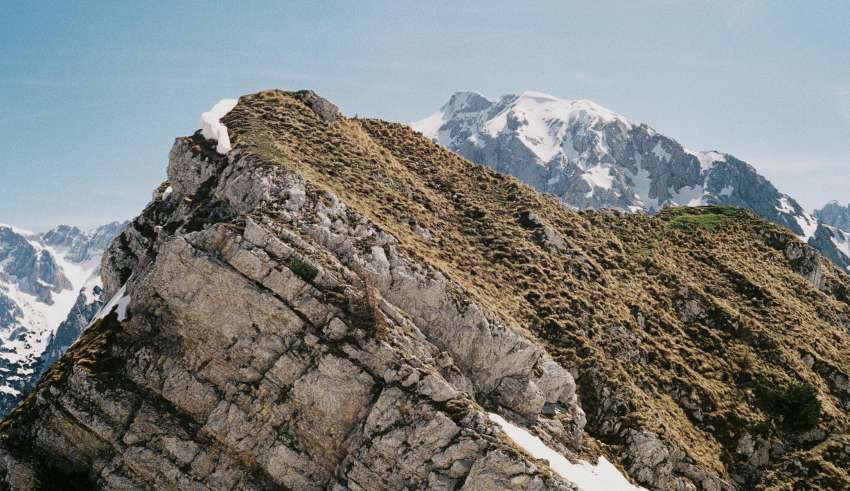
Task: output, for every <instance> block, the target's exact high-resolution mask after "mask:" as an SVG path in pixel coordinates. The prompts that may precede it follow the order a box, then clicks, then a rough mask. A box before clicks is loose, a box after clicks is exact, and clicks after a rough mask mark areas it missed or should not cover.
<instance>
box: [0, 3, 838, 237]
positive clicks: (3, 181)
mask: <svg viewBox="0 0 850 491" xmlns="http://www.w3.org/2000/svg"><path fill="white" fill-rule="evenodd" d="M69 3H70V2H50V3H48V2H38V3H36V2H33V3H26V2H6V3H4V5H3V8H2V14H0V144H2V147H3V149H2V153H0V222H6V223H14V224H17V225H19V226H22V227H26V228H31V229H36V230H42V229H45V228H47V227H49V226H52V225H54V224H57V223H72V224H79V225H83V226H91V225H96V224H98V223H101V222H105V221H108V220H113V219H126V218H131V217H133V216H135V215H136V214H137V213H138V212H139V211H140V210H141V208H142V207H143V206H144V205H145V203H147V201H148V199H149V197H150V193H151V191H152V190H153V188H154V187H155V186H156V185H157V184H158V183H159V182H161V181H162V180H163V178H164V176H165V166H166V164H167V156H168V150H169V149H170V147H171V144H172V142H173V139H174V137H176V136H179V135H186V134H190V133H192V132H193V131H194V130H195V129H196V126H197V120H198V116H199V114H200V113H201V112H203V111H205V110H207V109H209V108H210V107H211V106H212V105H213V104H214V103H215V102H216V101H218V100H219V99H221V98H224V97H235V96H238V95H241V94H244V93H248V92H252V91H256V90H260V89H264V88H272V87H277V88H286V89H298V88H312V89H314V90H316V91H317V92H319V93H320V94H321V95H323V96H325V97H327V98H329V99H331V100H332V101H334V102H336V103H337V104H338V105H339V106H340V107H341V108H342V110H343V111H344V112H345V113H347V114H352V115H353V114H359V115H369V116H375V117H381V118H385V119H390V120H396V121H412V120H416V119H420V118H422V117H424V116H426V115H428V114H430V113H432V112H434V111H436V110H437V109H438V108H439V107H440V106H441V105H442V104H443V103H444V102H445V100H446V99H448V97H449V95H450V94H451V93H452V92H454V91H457V90H475V91H478V92H481V93H483V94H485V95H487V96H489V97H491V98H494V97H498V96H500V95H502V94H506V93H512V92H519V91H523V90H538V91H543V92H548V93H551V94H553V95H557V96H559V97H563V98H567V99H571V98H586V99H592V100H594V101H596V102H598V103H600V104H602V105H604V106H606V107H608V108H609V109H612V110H614V111H616V112H619V113H621V114H623V115H625V116H627V117H629V118H630V119H633V120H636V121H640V122H646V123H648V124H650V125H651V126H654V127H655V128H656V129H658V130H659V131H661V132H662V133H665V134H667V135H668V136H671V137H673V138H675V139H677V140H679V142H681V143H682V144H683V145H685V146H687V147H689V148H694V149H701V150H709V149H717V150H720V151H724V152H729V153H732V154H734V155H736V156H738V157H739V158H742V159H744V160H747V161H748V162H750V163H752V164H753V165H754V166H755V167H756V168H757V169H759V170H760V171H761V172H762V173H763V174H765V175H766V176H767V177H768V178H770V179H771V180H772V181H773V182H774V183H775V184H776V185H777V187H778V188H779V189H780V190H782V191H784V192H787V193H789V194H791V195H792V196H794V197H795V198H797V199H798V200H800V201H801V202H802V203H803V204H804V206H807V207H808V208H810V209H811V208H814V207H817V206H820V205H822V204H823V203H824V202H826V201H828V200H830V199H837V200H840V201H842V202H844V203H846V202H848V201H850V34H848V33H850V2H837V1H836V2H827V1H819V2H767V1H764V2H762V1H736V2H690V1H680V0H677V1H661V0H657V1H622V2H565V1H553V2H537V3H534V2H524V1H523V2H520V1H516V0H514V1H513V2H406V1H403V2H366V1H363V2H327V3H325V2H310V3H305V2H298V3H295V2H293V3H284V2H253V1H245V2H238V3H233V4H231V5H229V6H222V5H221V4H219V3H216V4H213V3H204V2H191V3H190V2H185V3H182V2H181V3H179V4H178V5H176V6H175V5H174V4H173V3H172V2H161V3H158V2H154V1H150V2H103V3H97V2H79V3H78V4H77V5H69ZM459 4H460V5H459Z"/></svg>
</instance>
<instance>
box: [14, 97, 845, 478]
mask: <svg viewBox="0 0 850 491" xmlns="http://www.w3.org/2000/svg"><path fill="white" fill-rule="evenodd" d="M320 102H321V101H320ZM324 106H325V105H324V104H307V103H306V102H305V101H304V100H302V99H301V98H299V96H297V95H294V94H293V93H282V92H277V91H271V92H264V93H260V94H255V95H251V96H246V97H243V98H242V99H240V102H239V104H238V105H237V106H236V108H234V110H233V111H232V112H231V113H229V114H228V115H227V116H226V117H225V118H224V119H223V123H225V124H226V125H227V127H228V129H229V131H230V132H231V142H232V143H233V148H234V150H233V151H231V152H230V153H229V154H228V155H226V156H221V155H219V154H218V153H216V152H215V149H214V148H213V147H212V145H211V144H210V143H209V142H207V141H204V140H203V139H202V138H201V137H200V136H199V135H195V136H193V137H190V138H180V139H178V140H177V141H176V143H175V145H174V147H173V149H172V151H171V154H170V158H169V165H168V182H167V183H163V184H162V185H161V186H160V187H159V188H158V189H157V191H156V192H155V193H154V196H153V200H152V202H151V203H150V204H149V205H148V206H147V207H146V209H145V210H144V212H143V213H142V214H141V215H140V216H139V217H138V218H136V219H135V220H134V221H133V222H132V223H131V224H130V225H129V226H128V227H127V228H126V229H125V230H124V231H123V232H122V233H121V234H120V235H119V236H118V237H117V238H116V240H115V241H113V243H112V244H111V246H110V248H109V250H108V252H107V253H106V254H105V256H104V260H103V270H102V272H103V285H104V286H103V288H104V290H105V293H104V295H105V298H111V299H112V300H113V301H111V302H110V308H109V309H108V313H107V315H105V316H104V317H103V318H102V319H100V320H98V321H96V322H95V323H94V324H93V325H92V326H91V327H90V328H89V329H87V330H86V331H85V332H84V333H83V335H82V336H81V338H80V339H79V341H78V342H76V343H75V344H74V345H73V346H72V347H71V348H70V349H69V350H68V351H67V352H66V353H65V354H64V355H63V356H62V357H61V358H60V359H59V360H58V361H57V362H56V363H55V364H54V365H53V367H52V368H50V369H49V370H48V371H47V372H46V373H45V374H44V376H43V378H42V380H41V382H40V384H39V386H38V387H37V389H36V391H35V392H34V394H33V395H32V396H31V397H29V398H27V399H26V400H25V401H24V402H23V403H22V404H21V406H19V407H18V408H17V409H16V410H15V411H14V412H13V413H12V414H10V415H9V417H7V418H6V420H4V422H3V423H2V425H0V477H2V479H3V480H4V482H5V483H6V484H8V485H9V487H11V488H14V489H29V488H32V487H38V486H43V487H47V486H50V485H55V484H56V483H64V484H66V485H69V484H68V483H74V484H78V485H79V487H80V488H122V489H146V488H150V489H162V488H168V489H173V488H177V489H269V488H284V489H286V488H289V489H336V490H343V489H353V490H359V489H423V488H424V489H466V490H490V489H518V490H519V489H575V488H574V486H573V485H572V484H571V483H570V482H568V480H566V479H564V478H562V477H560V476H558V475H557V474H555V473H553V471H552V470H551V469H550V468H549V467H548V466H547V465H546V463H545V462H541V461H535V460H534V459H532V458H531V457H529V456H528V455H527V454H526V453H525V452H524V451H522V450H521V449H519V448H518V447H516V446H515V445H514V444H513V443H512V442H511V441H510V440H509V439H507V438H506V436H505V435H504V434H503V433H502V432H501V430H499V429H498V428H497V427H496V426H494V424H493V423H492V422H491V421H490V419H489V418H488V417H487V413H488V412H494V413H498V414H500V415H502V416H504V417H505V418H506V419H509V420H510V421H513V422H515V423H517V424H519V425H522V426H523V427H525V428H527V429H529V431H531V432H533V433H534V434H535V435H537V436H538V437H540V438H541V439H542V440H543V441H544V442H546V443H547V444H548V445H550V446H551V447H552V448H554V449H556V450H557V451H559V452H562V453H563V454H564V455H566V456H569V457H578V456H581V457H583V458H584V459H592V458H593V457H595V456H598V455H602V454H604V455H606V456H608V457H609V458H610V459H611V460H612V461H614V462H617V464H618V465H620V466H621V467H622V468H623V469H625V470H626V471H627V472H628V475H629V476H630V477H631V478H632V479H634V480H637V481H639V482H640V483H641V484H643V485H645V486H647V487H649V488H653V489H674V490H694V489H705V490H726V489H753V488H755V487H758V486H762V487H770V486H775V485H777V483H795V484H798V485H801V486H802V485H803V484H812V483H814V484H817V485H818V486H820V487H824V488H829V486H830V485H832V486H833V487H835V486H838V487H840V486H841V485H842V484H845V483H846V479H845V480H842V479H843V477H842V474H841V472H840V471H835V469H839V468H840V465H839V464H840V463H841V462H842V458H844V457H842V455H843V454H842V453H841V449H843V448H844V447H843V445H845V444H846V442H847V434H848V431H847V428H848V424H847V415H846V407H848V406H847V405H846V404H847V400H848V399H847V397H848V396H847V394H846V387H847V386H848V384H847V374H848V372H850V370H848V368H850V367H848V365H847V361H846V360H847V359H848V358H847V357H846V356H844V355H845V354H847V353H850V341H848V339H847V332H848V330H850V304H848V302H850V298H849V297H848V292H850V282H848V280H847V278H846V275H842V274H841V273H839V272H838V271H837V270H835V269H834V268H832V266H830V265H829V264H828V263H826V262H824V261H823V260H822V259H821V258H820V256H818V255H817V254H816V253H815V252H813V251H812V249H811V248H809V247H807V246H806V245H805V244H803V243H802V242H800V241H799V240H797V239H796V238H795V237H793V236H792V235H790V234H789V233H788V232H787V231H785V230H783V229H781V228H780V227H777V226H774V225H771V224H768V223H766V222H764V221H762V220H759V219H757V218H756V217H755V216H754V215H753V214H751V213H749V212H744V211H741V212H740V216H739V220H737V221H734V222H731V223H728V224H726V225H723V226H718V228H717V229H696V230H685V231H683V230H679V229H678V228H676V227H674V225H675V224H674V223H672V221H671V219H670V218H669V217H667V216H666V215H665V214H664V213H661V214H659V216H656V217H649V216H644V215H640V214H620V213H617V212H613V211H606V212H582V213H577V212H573V211H570V210H568V209H566V208H565V207H563V206H562V205H561V204H560V203H559V202H557V201H556V200H553V199H550V198H547V197H544V196H541V195H540V194H538V193H536V192H534V191H532V190H531V189H530V188H528V187H527V186H524V185H521V184H519V183H517V182H516V180H514V179H509V178H505V177H503V176H499V175H498V174H496V173H495V172H492V171H490V170H487V169H484V168H482V167H480V166H473V165H471V164H469V163H468V162H466V161H464V160H462V159H461V158H459V157H457V156H456V155H453V154H451V153H450V152H447V151H444V150H442V149H440V148H439V147H437V146H435V145H433V144H431V143H430V142H428V141H426V140H425V139H424V138H421V137H417V136H416V135H415V134H414V133H413V132H412V131H411V130H410V129H408V128H406V127H404V126H402V125H393V124H389V123H384V122H380V121H374V120H362V119H348V118H345V117H344V116H341V115H337V116H336V117H335V118H334V119H333V120H331V121H330V122H329V121H327V118H325V117H323V114H324V109H322V107H324ZM317 108H318V109H317ZM710 212H711V210H696V211H693V212H692V213H693V214H697V215H699V214H702V213H705V214H710ZM744 251H746V252H747V254H743V252H744ZM824 340H828V342H826V341H824ZM803 348H805V353H803V352H802V351H801V349H803ZM764 381H771V382H773V383H774V384H775V385H777V386H784V385H785V384H788V383H791V382H796V381H805V382H807V383H810V384H812V386H813V387H815V391H816V395H817V398H818V400H820V401H822V411H823V413H822V416H821V417H820V418H819V419H818V420H817V421H816V422H815V425H814V427H812V428H807V429H806V431H805V432H797V431H788V430H786V429H784V427H783V426H782V423H783V420H782V417H781V416H775V415H773V414H772V413H769V412H768V409H769V408H767V407H766V406H765V405H764V403H762V402H760V400H759V399H758V398H757V397H756V396H754V395H753V393H754V392H753V391H754V387H756V385H757V383H762V382H764ZM766 448H767V449H768V450H767V451H766V450H765V449H766ZM765 454H766V455H767V457H765ZM795 463H800V465H799V466H798V465H795ZM813 474H814V475H815V477H812V475H813ZM812 487H815V486H814V485H813V486H812Z"/></svg>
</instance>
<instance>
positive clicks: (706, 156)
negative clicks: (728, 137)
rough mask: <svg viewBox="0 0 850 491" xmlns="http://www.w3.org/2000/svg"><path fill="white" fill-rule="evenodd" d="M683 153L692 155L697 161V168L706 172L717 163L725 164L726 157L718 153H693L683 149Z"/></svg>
mask: <svg viewBox="0 0 850 491" xmlns="http://www.w3.org/2000/svg"><path fill="white" fill-rule="evenodd" d="M685 152H687V153H689V154H691V155H693V156H694V157H696V158H697V160H699V166H700V169H701V170H707V169H710V168H712V167H714V164H715V163H717V162H726V155H725V154H722V153H720V152H715V151H713V150H712V151H709V152H694V151H693V150H688V149H685Z"/></svg>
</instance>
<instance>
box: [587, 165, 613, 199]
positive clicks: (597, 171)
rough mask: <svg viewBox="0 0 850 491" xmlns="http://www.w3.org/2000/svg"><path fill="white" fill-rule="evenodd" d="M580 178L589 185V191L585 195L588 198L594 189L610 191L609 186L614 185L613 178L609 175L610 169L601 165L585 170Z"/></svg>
mask: <svg viewBox="0 0 850 491" xmlns="http://www.w3.org/2000/svg"><path fill="white" fill-rule="evenodd" d="M581 178H582V179H584V182H586V183H588V184H589V185H590V191H589V192H588V193H587V194H586V196H587V197H588V198H589V197H591V196H593V191H594V188H597V187H598V188H602V189H611V186H612V185H613V184H614V177H613V176H612V175H611V168H610V167H603V166H601V165H597V166H594V167H591V168H590V169H587V170H586V171H585V172H584V174H582V175H581Z"/></svg>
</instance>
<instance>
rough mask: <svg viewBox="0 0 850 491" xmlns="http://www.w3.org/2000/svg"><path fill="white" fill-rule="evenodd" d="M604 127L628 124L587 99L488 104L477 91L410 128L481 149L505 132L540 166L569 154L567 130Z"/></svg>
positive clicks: (525, 97) (532, 96)
mask: <svg viewBox="0 0 850 491" xmlns="http://www.w3.org/2000/svg"><path fill="white" fill-rule="evenodd" d="M606 125H615V126H617V127H618V129H619V130H620V131H625V130H628V129H629V128H631V127H632V126H633V123H631V122H629V121H628V120H627V119H626V118H624V117H623V116H620V115H619V114H616V113H614V112H613V111H610V110H608V109H606V108H604V107H602V106H600V105H598V104H596V103H594V102H592V101H588V100H574V101H570V100H564V99H560V98H558V97H555V96H552V95H549V94H544V93H542V92H533V91H526V92H522V93H520V94H509V95H505V96H503V97H501V98H500V99H499V100H498V101H491V100H489V99H487V98H486V97H484V96H482V95H481V94H478V93H476V92H456V93H455V94H453V95H452V96H451V97H450V98H449V101H448V102H446V104H444V105H443V107H442V108H441V109H440V111H438V112H437V113H434V114H432V115H431V116H429V117H428V118H425V119H423V120H422V121H419V122H417V123H414V124H413V128H414V129H416V130H418V131H420V132H421V133H423V134H424V135H425V136H427V137H429V138H431V139H434V140H436V141H437V142H439V143H440V144H442V145H444V146H449V147H450V146H459V145H463V144H465V143H466V142H468V143H472V144H474V145H476V146H479V147H483V146H485V145H486V144H487V142H488V141H489V140H492V139H496V138H499V137H500V136H502V135H506V134H510V135H513V136H515V137H516V138H517V139H518V140H519V142H520V143H521V144H522V145H524V146H525V147H526V148H527V149H528V150H530V151H531V152H532V153H533V154H534V155H535V156H536V157H537V159H538V160H539V163H540V164H541V165H543V164H546V163H547V162H549V161H550V160H552V159H555V158H558V157H568V156H571V155H573V154H574V149H573V148H571V147H565V146H564V145H563V143H565V138H566V137H567V134H568V133H569V132H570V129H571V128H575V127H581V128H589V129H594V130H595V131H597V132H598V131H600V130H601V129H602V128H603V127H605V126H606Z"/></svg>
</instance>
